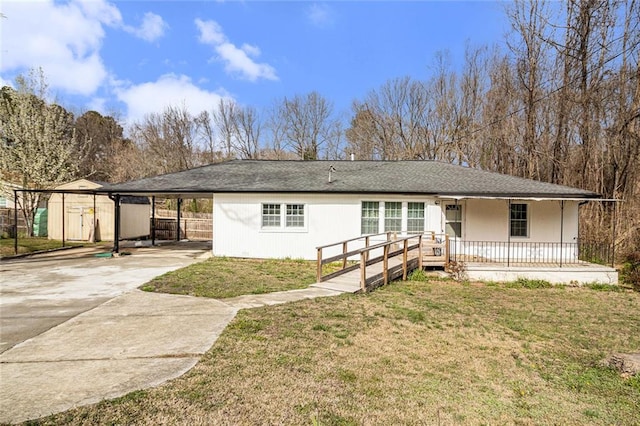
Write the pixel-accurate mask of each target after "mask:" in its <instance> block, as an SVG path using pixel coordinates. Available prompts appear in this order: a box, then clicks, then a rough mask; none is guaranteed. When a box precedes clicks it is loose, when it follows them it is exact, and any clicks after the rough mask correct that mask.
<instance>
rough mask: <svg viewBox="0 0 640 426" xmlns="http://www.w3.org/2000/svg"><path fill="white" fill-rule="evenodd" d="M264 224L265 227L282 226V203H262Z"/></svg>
mask: <svg viewBox="0 0 640 426" xmlns="http://www.w3.org/2000/svg"><path fill="white" fill-rule="evenodd" d="M262 226H263V227H278V226H280V204H263V205H262Z"/></svg>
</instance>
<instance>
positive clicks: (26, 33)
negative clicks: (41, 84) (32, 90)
mask: <svg viewBox="0 0 640 426" xmlns="http://www.w3.org/2000/svg"><path fill="white" fill-rule="evenodd" d="M2 13H3V14H4V15H5V16H6V18H3V22H2V29H1V30H0V31H1V33H0V37H1V38H2V50H3V52H2V56H3V59H2V61H1V63H0V72H3V73H6V72H11V71H14V72H24V71H25V70H28V69H29V68H34V67H42V69H43V70H44V72H45V74H46V76H47V80H48V82H49V84H50V86H51V87H52V88H54V89H62V90H65V91H67V92H69V93H72V94H81V95H89V94H91V93H93V92H94V91H95V90H96V89H97V88H98V87H99V86H100V85H101V84H102V83H103V81H104V79H105V78H106V76H107V71H106V69H105V66H104V63H103V61H102V58H101V57H100V55H99V50H100V48H101V46H102V40H103V39H104V36H105V34H104V30H103V25H119V24H120V22H121V20H122V17H121V16H120V12H119V11H118V10H117V9H116V8H115V7H113V6H112V5H110V4H109V3H107V2H105V1H96V0H94V1H78V0H77V1H72V2H70V3H66V4H57V3H54V2H52V1H39V2H4V3H3V8H2Z"/></svg>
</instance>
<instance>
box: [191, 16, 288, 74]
mask: <svg viewBox="0 0 640 426" xmlns="http://www.w3.org/2000/svg"><path fill="white" fill-rule="evenodd" d="M195 24H196V26H197V27H198V30H199V31H200V36H199V37H198V39H199V41H200V42H201V43H203V44H207V45H210V46H211V47H213V49H214V50H215V51H216V53H217V54H218V56H219V57H220V59H221V60H222V61H223V62H224V68H225V71H226V72H227V73H229V74H234V75H238V76H240V77H241V78H244V79H247V80H249V81H256V80H258V79H260V78H264V79H267V80H277V79H278V76H277V74H276V70H275V68H273V67H272V66H271V65H269V64H267V63H257V62H255V61H254V60H253V59H251V57H254V58H255V57H257V56H259V55H260V49H259V48H258V47H256V46H253V45H250V44H246V43H245V44H243V45H242V47H240V48H238V47H237V46H236V45H234V44H233V43H231V42H230V41H229V40H228V39H227V36H226V35H225V34H224V32H223V31H222V27H221V26H220V24H218V23H217V22H216V21H211V20H209V21H203V20H201V19H196V20H195Z"/></svg>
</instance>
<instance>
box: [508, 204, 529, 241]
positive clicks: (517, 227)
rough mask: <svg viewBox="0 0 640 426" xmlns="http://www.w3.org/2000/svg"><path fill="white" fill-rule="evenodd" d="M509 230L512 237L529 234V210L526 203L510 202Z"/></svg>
mask: <svg viewBox="0 0 640 426" xmlns="http://www.w3.org/2000/svg"><path fill="white" fill-rule="evenodd" d="M509 219H510V220H509V222H510V226H509V232H510V235H511V236H512V237H528V236H529V211H528V205H526V204H511V211H510V212H509Z"/></svg>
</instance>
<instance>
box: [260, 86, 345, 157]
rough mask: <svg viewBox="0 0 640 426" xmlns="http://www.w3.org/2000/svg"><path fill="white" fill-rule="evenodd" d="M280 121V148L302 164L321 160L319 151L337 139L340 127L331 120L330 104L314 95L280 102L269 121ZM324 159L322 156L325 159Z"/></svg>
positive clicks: (319, 96)
mask: <svg viewBox="0 0 640 426" xmlns="http://www.w3.org/2000/svg"><path fill="white" fill-rule="evenodd" d="M274 119H277V120H282V121H281V122H280V123H278V128H279V129H281V130H282V138H283V144H284V145H285V146H288V147H289V148H290V149H292V150H293V151H294V152H295V153H296V154H297V155H298V157H299V158H300V159H302V160H316V159H319V158H321V156H322V150H323V149H324V148H326V146H327V145H328V144H329V143H330V142H331V141H333V140H335V138H337V137H339V135H340V131H339V130H340V129H341V125H340V123H339V121H338V120H337V119H335V118H334V117H333V104H332V103H331V102H329V101H328V100H327V99H325V98H324V97H322V96H321V95H320V94H319V93H317V92H311V93H308V94H307V95H304V96H301V95H296V96H294V97H293V98H291V99H288V98H284V99H283V100H282V102H281V103H280V105H279V107H278V112H277V113H275V114H272V120H274ZM325 158H326V155H325Z"/></svg>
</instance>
